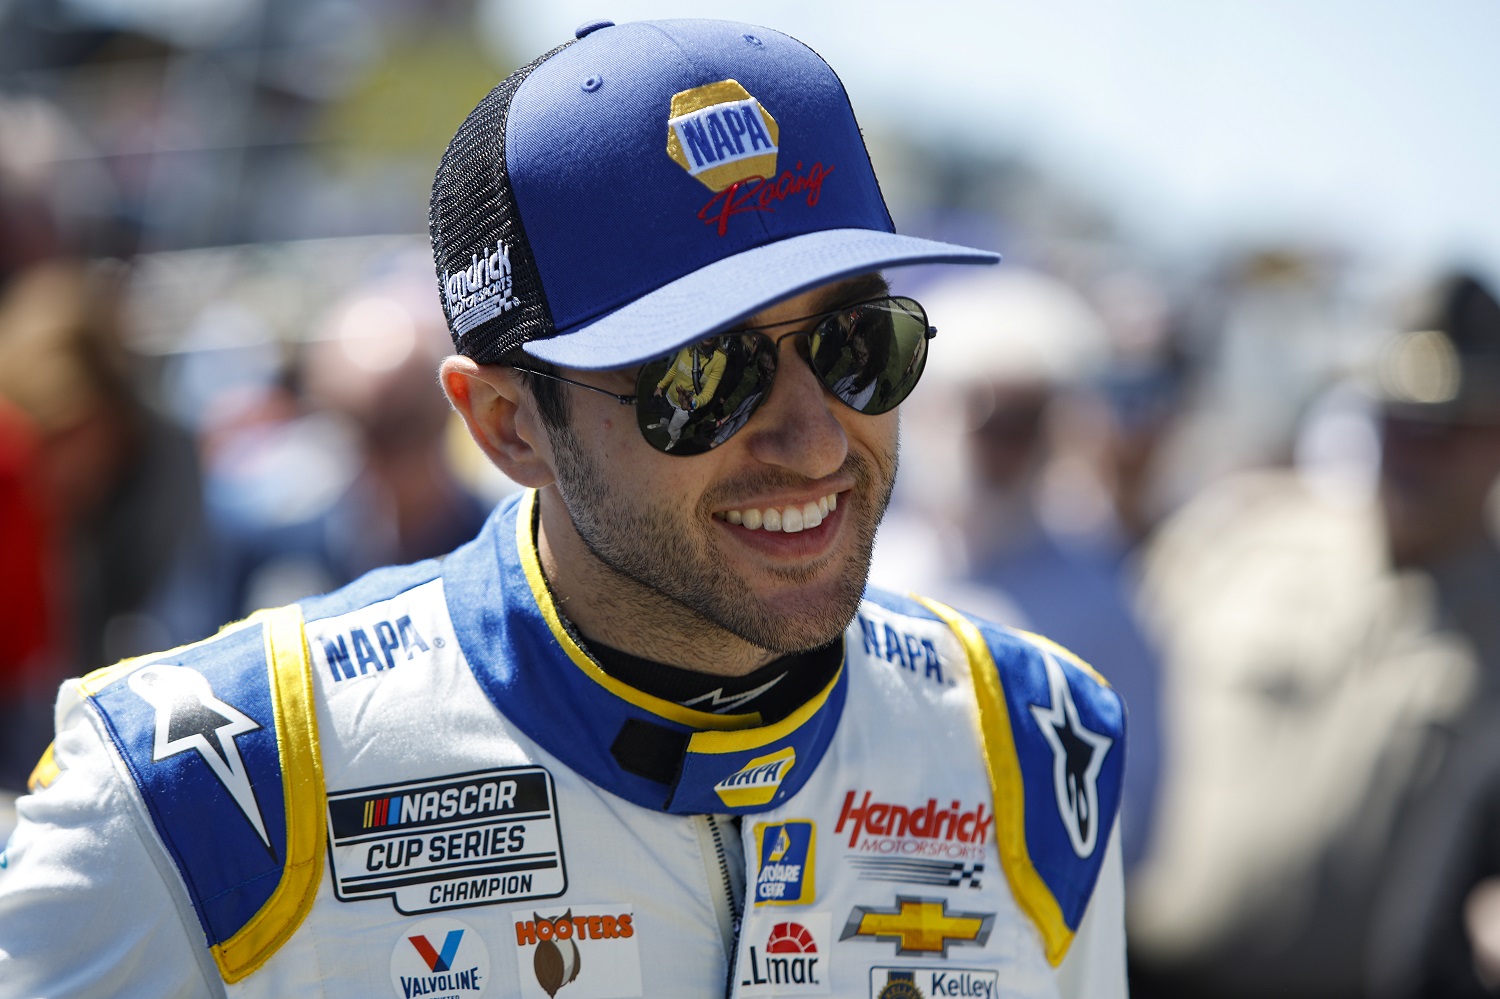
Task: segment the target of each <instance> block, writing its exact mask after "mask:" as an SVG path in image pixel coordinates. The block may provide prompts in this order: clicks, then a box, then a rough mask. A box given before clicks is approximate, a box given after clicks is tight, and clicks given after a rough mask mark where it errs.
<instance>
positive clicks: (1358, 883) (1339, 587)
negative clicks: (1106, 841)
mask: <svg viewBox="0 0 1500 999" xmlns="http://www.w3.org/2000/svg"><path fill="white" fill-rule="evenodd" d="M1422 298H1423V301H1422V302H1421V304H1420V305H1418V306H1413V307H1409V308H1408V309H1407V310H1405V311H1406V313H1407V315H1406V318H1405V319H1404V321H1403V322H1402V325H1401V326H1400V328H1401V329H1402V330H1403V332H1402V333H1401V334H1400V335H1399V336H1396V337H1394V338H1392V339H1391V341H1390V343H1389V344H1388V345H1387V346H1386V348H1385V349H1384V351H1383V352H1382V354H1381V359H1380V363H1379V365H1378V374H1379V378H1378V383H1379V390H1378V394H1375V395H1373V396H1372V395H1367V396H1366V397H1365V398H1367V399H1369V400H1371V401H1370V402H1369V403H1366V404H1365V409H1367V410H1373V412H1371V413H1370V414H1369V415H1370V418H1369V421H1368V427H1369V430H1370V432H1371V433H1372V434H1373V432H1374V431H1375V430H1376V429H1377V428H1378V431H1379V444H1378V448H1379V450H1378V454H1379V473H1378V490H1376V491H1369V492H1367V493H1365V494H1361V493H1360V492H1359V491H1358V490H1351V489H1347V488H1344V489H1330V488H1328V484H1327V482H1325V481H1323V480H1321V479H1320V478H1319V477H1318V476H1317V475H1316V474H1314V472H1315V471H1316V470H1315V469H1311V468H1303V469H1300V470H1299V469H1295V468H1279V469H1264V470H1259V471H1256V472H1251V473H1243V474H1240V475H1237V476H1233V477H1230V478H1228V479H1226V480H1224V481H1223V482H1221V483H1218V484H1217V485H1215V486H1214V487H1212V488H1210V489H1208V490H1207V491H1205V492H1204V493H1203V494H1202V495H1200V496H1199V497H1197V498H1195V499H1194V500H1193V501H1191V502H1190V503H1188V504H1187V505H1186V506H1185V507H1184V508H1183V509H1182V510H1181V511H1179V512H1178V513H1177V514H1175V515H1174V516H1173V517H1172V518H1171V519H1170V520H1169V521H1168V522H1167V523H1166V524H1165V525H1164V527H1163V529H1162V530H1161V532H1160V535H1159V536H1158V538H1157V540H1156V541H1155V542H1153V544H1152V545H1151V547H1150V550H1149V552H1148V556H1147V559H1146V563H1145V564H1146V571H1145V575H1144V583H1143V604H1144V606H1145V607H1146V609H1147V619H1148V621H1149V622H1150V624H1151V627H1152V629H1153V632H1154V634H1156V635H1157V636H1159V637H1160V640H1161V643H1162V649H1163V656H1164V663H1163V668H1164V674H1163V676H1164V684H1165V688H1164V689H1165V700H1164V703H1165V706H1166V710H1165V715H1164V718H1165V727H1166V736H1165V737H1166V739H1167V740H1168V741H1169V743H1170V744H1171V745H1172V746H1173V747H1174V751H1173V753H1172V754H1171V756H1170V757H1169V758H1168V760H1167V766H1166V767H1165V769H1164V771H1163V791H1162V809H1161V812H1160V813H1159V814H1160V824H1159V826H1158V829H1157V836H1156V838H1155V840H1154V842H1153V850H1152V853H1151V856H1150V857H1149V858H1148V859H1147V861H1146V863H1145V864H1144V865H1143V871H1142V872H1141V873H1140V875H1139V876H1138V877H1137V878H1136V881H1135V882H1134V884H1133V887H1134V895H1133V898H1132V901H1131V913H1130V927H1131V947H1132V956H1133V977H1132V982H1133V987H1134V989H1135V991H1136V994H1138V995H1141V996H1146V997H1150V996H1197V995H1215V996H1221V995H1222V996H1320V997H1338V996H1350V997H1353V996H1365V995H1379V996H1419V995H1439V996H1463V995H1483V994H1489V993H1487V992H1486V991H1485V989H1486V986H1487V985H1488V987H1490V988H1493V986H1494V983H1495V981H1496V979H1495V978H1494V977H1493V972H1494V966H1493V958H1492V956H1491V957H1489V958H1488V960H1489V962H1490V963H1489V965H1488V966H1486V963H1485V962H1486V960H1487V958H1486V955H1492V951H1491V950H1486V944H1487V943H1488V946H1490V947H1492V946H1493V944H1492V940H1493V932H1494V931H1493V924H1492V923H1490V924H1486V922H1485V920H1486V918H1488V919H1491V920H1492V919H1493V915H1492V914H1490V915H1488V916H1487V915H1486V914H1489V913H1492V911H1493V905H1492V903H1490V904H1489V905H1487V904H1486V903H1487V900H1489V899H1492V897H1493V895H1492V892H1493V887H1492V886H1493V885H1494V884H1495V882H1494V881H1493V878H1494V877H1495V875H1496V874H1497V873H1500V863H1497V860H1500V857H1497V843H1500V827H1497V825H1496V816H1497V813H1500V809H1497V802H1500V797H1497V794H1496V791H1497V787H1500V780H1497V778H1500V696H1497V694H1500V661H1497V658H1496V655H1497V651H1496V650H1497V644H1496V642H1495V634H1496V632H1495V627H1496V615H1495V610H1494V609H1495V608H1496V607H1497V606H1500V556H1497V550H1496V546H1495V541H1494V536H1493V534H1492V532H1491V529H1490V525H1489V524H1487V522H1486V515H1485V511H1486V500H1487V497H1488V496H1489V495H1490V493H1491V490H1492V488H1493V484H1494V482H1495V479H1496V476H1497V474H1500V364H1497V361H1500V307H1497V306H1496V303H1495V300H1494V299H1493V297H1492V296H1491V294H1490V293H1489V292H1488V290H1487V289H1485V288H1484V287H1483V286H1482V285H1481V284H1480V283H1479V282H1478V281H1476V280H1475V279H1474V278H1472V277H1469V276H1467V275H1462V274H1458V275H1454V276H1452V277H1449V278H1447V279H1444V280H1442V281H1440V282H1437V283H1435V285H1434V286H1433V288H1432V289H1431V290H1430V292H1429V293H1428V294H1426V295H1424V296H1422ZM1356 408H1357V407H1356ZM1351 419H1353V414H1351V413H1350V412H1345V413H1344V414H1343V415H1342V416H1339V417H1338V420H1340V421H1343V423H1344V425H1345V427H1346V429H1348V428H1349V427H1350V426H1351V424H1350V420H1351ZM1355 436H1356V437H1357V435H1355ZM1350 439H1351V440H1352V439H1353V438H1350ZM1372 451H1373V448H1372ZM1486 925H1488V926H1489V929H1488V930H1486ZM1486 975H1487V976H1489V977H1482V976H1486Z"/></svg>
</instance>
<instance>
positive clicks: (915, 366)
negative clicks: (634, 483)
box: [522, 295, 937, 456]
mask: <svg viewBox="0 0 1500 999" xmlns="http://www.w3.org/2000/svg"><path fill="white" fill-rule="evenodd" d="M814 320H816V324H815V325H814V326H813V327H812V328H811V329H808V330H794V331H792V332H790V333H783V334H782V335H781V336H777V337H773V336H771V335H769V334H767V333H765V332H763V331H764V330H768V329H772V328H774V327H777V326H786V325H788V324H791V323H806V322H811V321H814ZM800 335H805V336H806V337H807V342H806V345H805V348H804V349H802V350H801V351H799V353H801V354H802V357H803V358H804V359H805V360H806V361H807V364H808V366H809V367H810V368H812V371H813V374H815V375H817V376H818V381H820V382H822V383H823V386H824V387H825V388H826V389H828V391H829V392H831V393H833V395H834V396H836V397H837V398H838V400H839V401H840V402H842V403H843V404H844V405H846V406H848V407H849V408H851V409H853V410H855V411H856V412H859V413H865V414H867V415H869V416H878V415H879V414H881V413H886V412H889V411H890V410H892V409H894V408H895V407H896V406H897V405H898V404H899V403H900V402H901V401H902V400H903V399H905V398H906V397H907V396H908V395H910V394H911V390H912V389H913V388H915V387H916V384H917V379H919V378H921V377H922V368H923V367H924V366H925V365H926V363H927V341H928V340H930V339H932V338H933V337H934V336H936V335H937V330H936V329H934V328H933V327H931V326H929V325H927V313H926V312H924V311H923V309H922V307H921V306H920V305H918V304H917V303H916V302H915V301H913V300H912V299H910V298H900V297H896V296H890V295H887V296H885V297H882V298H873V299H870V300H869V301H866V302H859V303H856V304H854V305H846V306H843V307H842V308H838V309H832V310H830V311H828V312H819V313H814V314H813V315H810V316H802V317H800V318H797V319H788V320H786V321H784V322H779V323H773V324H771V325H769V326H759V327H746V328H742V329H737V330H730V331H729V332H727V333H719V334H716V335H714V336H711V337H706V338H704V339H702V340H698V341H696V342H694V343H690V344H688V345H687V346H685V347H682V348H680V349H678V350H676V351H673V352H672V353H670V354H667V355H665V356H663V357H659V358H656V359H655V360H652V361H647V362H646V363H645V364H643V365H642V366H641V370H640V373H639V374H638V375H637V376H636V380H635V395H619V394H618V393H615V392H611V391H609V390H608V389H602V388H600V387H598V386H597V385H589V384H586V383H584V382H580V381H574V380H573V379H571V378H563V377H562V376H561V375H554V374H549V373H547V372H544V371H537V370H535V369H532V368H523V369H522V370H524V371H528V372H530V373H531V374H534V375H538V376H540V377H542V378H548V379H551V380H552V381H558V382H566V383H567V384H569V385H577V386H578V387H579V388H586V389H589V390H591V391H594V392H598V393H600V394H601V395H607V396H609V397H610V398H612V399H615V400H616V401H618V402H620V403H621V404H622V405H626V406H635V415H636V423H637V425H638V426H639V427H640V431H641V436H643V437H645V438H646V443H648V444H650V445H651V446H652V447H654V448H656V450H658V451H662V452H665V453H667V454H674V455H682V456H687V455H694V454H703V453H704V452H706V451H711V450H713V449H714V448H716V447H718V446H719V445H720V444H723V443H724V442H725V441H727V440H728V439H729V438H730V437H732V436H734V434H735V433H736V432H738V431H739V429H740V428H741V427H743V426H744V425H745V424H746V423H747V422H748V421H749V419H750V417H751V415H752V414H754V412H755V411H756V409H758V408H759V407H760V404H761V403H762V402H764V401H765V399H766V397H767V396H768V395H770V393H771V383H772V382H773V381H775V378H776V365H777V363H778V360H779V357H780V351H779V350H778V345H779V344H780V343H781V341H782V340H784V339H786V338H787V337H789V336H800Z"/></svg>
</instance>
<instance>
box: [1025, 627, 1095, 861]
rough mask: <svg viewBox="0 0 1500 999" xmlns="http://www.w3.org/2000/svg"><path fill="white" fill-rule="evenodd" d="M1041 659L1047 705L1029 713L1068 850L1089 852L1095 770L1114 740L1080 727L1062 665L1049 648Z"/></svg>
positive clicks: (1092, 838) (1092, 843)
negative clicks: (1047, 754)
mask: <svg viewBox="0 0 1500 999" xmlns="http://www.w3.org/2000/svg"><path fill="white" fill-rule="evenodd" d="M1042 658H1043V660H1044V661H1045V662H1046V664H1047V686H1048V688H1049V690H1050V692H1051V695H1052V704H1051V706H1050V707H1045V708H1044V707H1041V706H1039V705H1035V704H1033V705H1032V706H1031V714H1032V717H1034V718H1036V721H1037V727H1038V728H1039V729H1040V730H1041V733H1042V738H1044V739H1046V740H1047V745H1048V746H1050V747H1051V748H1052V782H1053V789H1054V790H1055V792H1056V794H1057V811H1058V814H1059V815H1060V816H1061V817H1062V824H1063V828H1065V829H1066V830H1067V831H1068V840H1069V841H1070V842H1071V843H1072V845H1073V852H1074V853H1076V854H1078V856H1080V857H1089V856H1092V855H1093V853H1094V848H1095V847H1096V846H1098V844H1099V821H1098V816H1099V771H1100V769H1101V768H1102V767H1103V766H1104V757H1105V755H1106V754H1107V753H1108V752H1109V749H1110V747H1111V746H1112V745H1113V744H1114V740H1113V739H1111V738H1110V737H1109V736H1107V735H1103V734H1101V733H1099V732H1091V731H1089V730H1088V729H1087V728H1085V727H1084V725H1083V722H1082V721H1080V720H1079V718H1078V706H1077V705H1075V704H1074V703H1073V693H1072V691H1071V690H1069V689H1068V680H1067V677H1066V676H1064V675H1063V669H1062V666H1061V665H1059V663H1058V662H1057V659H1056V658H1054V657H1053V655H1052V653H1050V652H1044V653H1043V654H1042Z"/></svg>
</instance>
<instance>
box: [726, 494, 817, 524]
mask: <svg viewBox="0 0 1500 999" xmlns="http://www.w3.org/2000/svg"><path fill="white" fill-rule="evenodd" d="M838 505H839V495H838V493H829V494H828V495H827V496H820V497H818V499H817V500H816V501H815V502H810V503H803V504H800V505H797V504H793V505H791V506H771V507H765V508H763V509H760V508H754V507H751V508H748V509H743V510H725V511H724V512H723V513H718V514H715V515H714V516H715V517H717V518H719V519H720V520H725V521H728V522H729V523H731V524H734V525H736V526H739V527H743V528H745V529H746V530H748V531H772V532H779V533H782V534H796V533H797V532H799V531H808V530H811V529H813V528H814V527H817V526H818V525H819V524H821V523H823V521H824V520H826V519H827V517H828V515H829V514H830V513H831V512H833V511H834V510H837V509H838Z"/></svg>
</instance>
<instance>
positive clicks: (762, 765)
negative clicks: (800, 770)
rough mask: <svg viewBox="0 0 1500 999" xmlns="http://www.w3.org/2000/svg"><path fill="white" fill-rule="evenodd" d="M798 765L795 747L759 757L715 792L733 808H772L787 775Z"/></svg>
mask: <svg viewBox="0 0 1500 999" xmlns="http://www.w3.org/2000/svg"><path fill="white" fill-rule="evenodd" d="M796 763H797V751H796V750H795V749H793V748H792V747H791V746H788V747H786V748H785V749H783V750H781V751H780V752H776V753H772V754H771V755H769V756H757V757H756V758H755V759H753V760H751V761H750V762H749V763H746V764H745V765H744V766H743V767H741V768H740V769H739V770H736V771H735V772H734V773H732V774H730V775H729V776H728V777H725V778H724V779H723V780H721V781H719V783H717V784H715V785H714V792H715V793H716V794H718V796H719V799H720V800H721V801H723V802H724V804H726V805H728V806H729V807H730V808H745V807H747V806H750V805H768V804H770V803H771V799H772V798H774V797H776V791H777V789H778V788H780V787H781V782H782V781H784V780H786V775H787V774H788V773H790V772H791V769H792V767H793V766H794V765H796Z"/></svg>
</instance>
